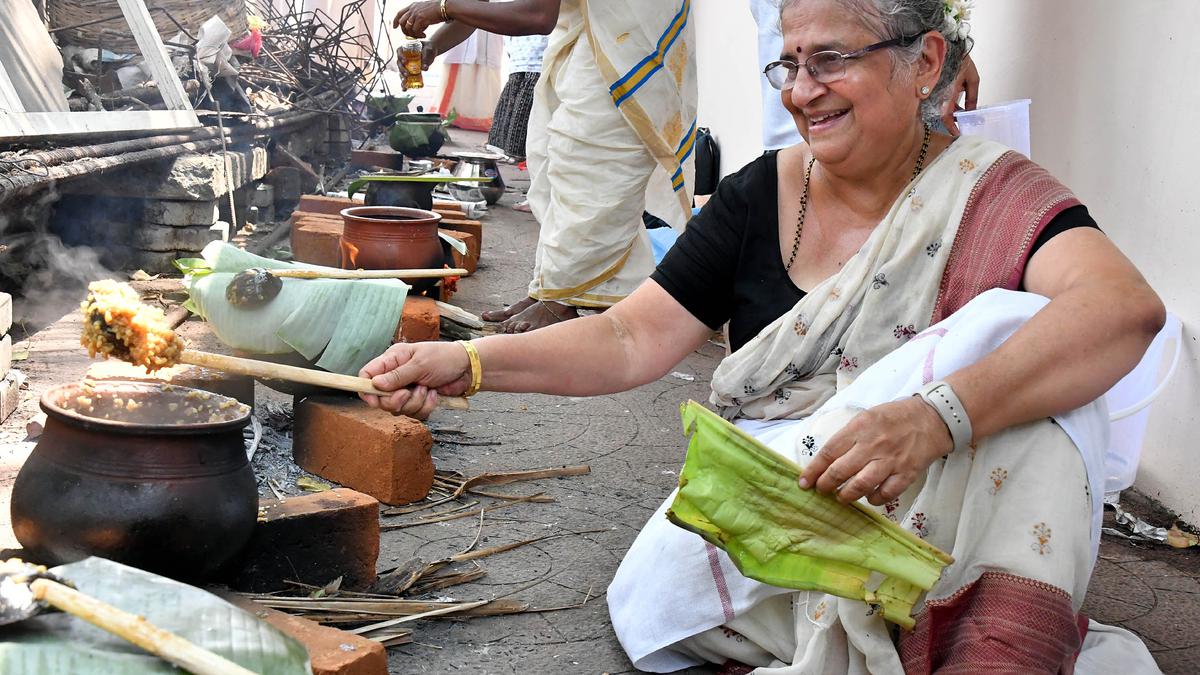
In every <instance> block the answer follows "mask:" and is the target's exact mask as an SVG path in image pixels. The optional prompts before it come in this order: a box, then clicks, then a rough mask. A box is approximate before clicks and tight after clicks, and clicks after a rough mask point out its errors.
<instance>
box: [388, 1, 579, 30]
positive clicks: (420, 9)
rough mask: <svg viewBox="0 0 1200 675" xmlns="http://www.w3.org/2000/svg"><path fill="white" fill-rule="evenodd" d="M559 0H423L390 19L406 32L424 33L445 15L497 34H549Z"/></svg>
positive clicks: (461, 22) (447, 17) (443, 19)
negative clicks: (500, 0)
mask: <svg viewBox="0 0 1200 675" xmlns="http://www.w3.org/2000/svg"><path fill="white" fill-rule="evenodd" d="M559 3H560V0H513V1H512V2H503V3H496V4H491V3H489V2H488V1H487V0H446V16H445V17H443V16H442V5H441V2H440V0H422V1H421V2H414V3H412V4H411V5H409V6H408V7H405V8H404V9H403V10H401V11H400V12H399V13H398V14H396V18H395V20H393V21H392V26H393V27H394V28H400V29H402V30H403V31H404V34H405V35H409V36H411V37H416V38H423V37H425V29H427V28H428V27H429V26H431V25H433V24H435V23H443V22H444V21H446V20H447V19H450V20H453V21H455V22H458V23H460V24H464V25H468V26H472V27H474V28H478V29H481V30H486V31H488V32H490V33H496V34H498V35H536V34H541V35H549V34H550V32H551V31H553V30H554V26H555V24H557V23H558V10H559Z"/></svg>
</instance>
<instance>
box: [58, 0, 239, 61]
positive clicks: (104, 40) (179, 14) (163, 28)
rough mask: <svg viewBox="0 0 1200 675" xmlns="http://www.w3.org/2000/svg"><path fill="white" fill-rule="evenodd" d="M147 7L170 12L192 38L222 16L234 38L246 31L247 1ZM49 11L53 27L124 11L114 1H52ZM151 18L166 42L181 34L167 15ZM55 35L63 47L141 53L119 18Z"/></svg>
mask: <svg viewBox="0 0 1200 675" xmlns="http://www.w3.org/2000/svg"><path fill="white" fill-rule="evenodd" d="M146 5H147V6H148V7H162V8H163V9H165V10H167V12H170V14H171V16H173V17H175V20H176V21H178V22H179V23H180V24H182V25H183V27H184V28H186V29H187V30H188V32H190V33H191V34H192V35H195V34H196V31H198V30H200V26H201V25H203V24H204V22H205V21H208V20H209V19H210V18H212V16H213V15H218V16H220V17H221V20H222V21H224V22H225V25H226V26H229V30H231V31H232V32H233V37H235V38H236V37H239V36H241V35H242V34H243V33H245V32H246V30H247V25H246V0H153V1H152V2H147V3H146ZM46 10H47V14H48V15H49V18H50V27H51V28H58V27H60V26H73V25H76V24H80V23H85V22H88V21H94V20H96V19H102V18H105V17H109V16H113V15H115V14H120V13H121V8H120V6H119V5H117V3H116V1H115V0H49V1H48V2H47V6H46ZM150 18H152V19H153V20H154V25H155V27H157V28H158V34H159V35H161V36H162V38H163V39H164V40H170V39H171V38H173V37H175V35H177V34H178V33H179V29H178V28H177V27H176V26H175V24H174V23H173V22H172V21H171V19H170V18H168V16H167V14H166V12H158V11H154V12H151V13H150ZM56 35H57V36H58V38H59V40H60V44H73V45H78V46H81V47H95V46H96V45H97V44H99V45H101V46H103V47H104V49H107V50H109V51H113V52H117V53H137V52H138V51H139V50H138V46H137V42H136V41H135V40H134V39H133V34H132V32H131V31H130V30H129V24H128V23H127V22H126V21H125V20H124V19H120V18H118V19H113V20H112V21H105V22H104V23H98V24H93V25H91V26H83V27H82V28H72V29H70V30H64V31H61V32H59V33H56Z"/></svg>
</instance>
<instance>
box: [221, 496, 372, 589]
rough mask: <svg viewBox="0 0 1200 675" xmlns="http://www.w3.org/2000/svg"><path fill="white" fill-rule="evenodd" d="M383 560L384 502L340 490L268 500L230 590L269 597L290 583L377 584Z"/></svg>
mask: <svg viewBox="0 0 1200 675" xmlns="http://www.w3.org/2000/svg"><path fill="white" fill-rule="evenodd" d="M378 558H379V502H378V501H377V500H376V499H375V498H374V497H371V496H370V495H365V494H363V493H361V492H355V491H354V490H347V489H345V488H338V489H335V490H327V491H325V492H315V493H313V494H307V495H301V496H299V497H286V498H284V499H264V500H262V501H261V502H260V503H259V522H258V525H257V526H256V527H255V529H254V536H253V537H251V538H250V543H249V544H248V545H247V546H246V550H245V551H244V552H243V553H242V556H241V558H240V561H241V564H240V565H239V566H238V567H237V570H236V572H234V575H233V579H231V580H230V584H231V585H232V586H233V587H234V588H236V589H238V590H241V591H248V592H255V593H266V592H270V591H279V590H283V589H285V588H287V587H288V584H285V583H284V581H285V580H292V581H299V582H300V583H305V584H311V585H314V586H323V585H325V584H327V583H329V582H331V581H333V580H334V579H337V578H338V577H341V578H342V587H343V588H349V589H361V588H366V587H367V586H370V585H371V584H372V583H374V582H375V563H376V562H377V560H378Z"/></svg>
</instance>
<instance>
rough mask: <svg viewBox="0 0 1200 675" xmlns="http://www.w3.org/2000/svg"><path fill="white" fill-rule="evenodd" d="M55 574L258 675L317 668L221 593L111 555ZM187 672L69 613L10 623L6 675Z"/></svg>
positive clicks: (4, 645) (0, 669)
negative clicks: (161, 574)
mask: <svg viewBox="0 0 1200 675" xmlns="http://www.w3.org/2000/svg"><path fill="white" fill-rule="evenodd" d="M51 571H53V572H54V573H56V574H58V575H59V576H61V577H63V578H64V579H66V580H68V581H70V582H71V583H73V584H74V585H75V586H76V587H77V588H78V589H79V590H80V591H82V592H84V593H86V594H88V595H91V596H93V597H96V598H99V599H100V600H103V601H104V602H107V603H108V604H110V605H114V606H116V607H117V608H118V609H123V610H125V611H126V612H129V613H131V614H136V615H140V616H144V617H146V619H147V620H149V621H150V623H152V624H154V625H156V626H158V627H159V628H163V629H165V630H168V631H170V632H172V633H175V634H176V635H179V636H180V637H182V638H184V639H186V640H188V641H190V642H192V643H193V644H195V645H197V646H199V647H202V648H204V649H207V650H209V651H211V652H214V653H216V654H219V655H221V656H223V657H225V658H227V659H229V660H230V661H233V662H235V663H237V664H238V665H240V666H242V667H243V668H246V669H248V670H250V671H253V672H255V673H262V674H263V675H301V674H302V673H303V674H308V673H311V672H312V668H311V666H310V665H309V661H308V651H307V650H306V649H305V648H304V646H303V645H301V644H300V643H299V642H296V641H295V640H293V639H292V638H290V637H288V636H287V635H284V634H283V633H281V632H279V631H278V630H276V629H275V628H273V627H271V626H270V625H269V624H267V623H266V622H264V621H260V620H259V619H258V618H257V617H255V616H254V615H253V614H250V613H249V612H246V611H243V610H241V609H238V608H237V607H234V606H233V605H231V604H229V603H228V602H225V601H224V600H222V599H221V598H218V597H217V596H215V595H213V594H211V593H209V592H207V591H203V590H200V589H199V588H196V587H194V586H188V585H187V584H182V583H179V582H177V581H172V580H170V579H168V578H166V577H162V576H159V575H157V574H151V573H150V572H144V571H142V570H139V569H136V568H133V567H127V566H125V565H121V564H120V563H115V562H112V561H111V560H105V559H104V558H87V559H85V560H81V561H79V562H75V563H71V564H69V565H62V566H60V567H56V568H54V569H53V570H51ZM181 672H183V671H181V670H179V669H177V668H175V667H174V666H172V665H171V664H169V663H167V662H166V661H163V660H162V659H160V658H158V657H157V656H152V655H150V654H148V653H146V652H144V651H142V650H141V649H139V648H138V647H136V646H134V645H132V644H130V643H128V642H126V641H125V640H122V639H121V638H119V637H116V636H115V635H112V634H110V633H107V632H105V631H103V630H101V629H99V628H96V627H94V626H92V625H91V624H89V623H87V622H85V621H84V620H83V619H77V618H75V617H73V616H70V615H68V614H59V613H53V614H43V615H41V616H37V617H34V618H32V619H28V620H26V621H22V622H20V623H17V624H12V625H9V626H5V627H4V639H3V641H0V675H63V674H64V673H71V674H72V675H97V674H104V675H141V674H155V675H157V674H159V673H161V674H163V675H167V674H170V673H181Z"/></svg>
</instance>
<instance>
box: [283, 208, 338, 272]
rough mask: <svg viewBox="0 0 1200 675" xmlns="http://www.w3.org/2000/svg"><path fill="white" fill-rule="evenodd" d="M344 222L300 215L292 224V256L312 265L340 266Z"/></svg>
mask: <svg viewBox="0 0 1200 675" xmlns="http://www.w3.org/2000/svg"><path fill="white" fill-rule="evenodd" d="M341 239H342V223H341V221H331V220H326V219H321V218H308V217H305V216H301V217H299V219H297V220H296V221H294V224H293V225H292V257H294V258H295V259H296V260H298V261H300V262H304V263H308V264H310V265H324V266H326V267H340V266H341V261H342V254H341V244H340V242H341Z"/></svg>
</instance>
